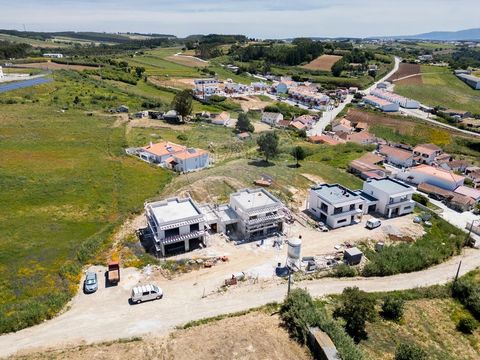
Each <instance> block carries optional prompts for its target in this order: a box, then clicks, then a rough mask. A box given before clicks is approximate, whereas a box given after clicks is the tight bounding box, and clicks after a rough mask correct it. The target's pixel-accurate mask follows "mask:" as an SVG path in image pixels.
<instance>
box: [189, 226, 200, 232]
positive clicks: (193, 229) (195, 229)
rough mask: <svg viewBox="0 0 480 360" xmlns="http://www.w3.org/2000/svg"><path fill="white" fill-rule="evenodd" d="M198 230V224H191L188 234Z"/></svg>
mask: <svg viewBox="0 0 480 360" xmlns="http://www.w3.org/2000/svg"><path fill="white" fill-rule="evenodd" d="M198 230H200V224H192V225H190V232H194V231H198Z"/></svg>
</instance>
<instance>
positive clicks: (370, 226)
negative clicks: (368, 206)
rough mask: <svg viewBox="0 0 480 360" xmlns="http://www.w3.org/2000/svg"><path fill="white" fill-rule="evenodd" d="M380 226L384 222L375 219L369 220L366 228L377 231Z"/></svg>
mask: <svg viewBox="0 0 480 360" xmlns="http://www.w3.org/2000/svg"><path fill="white" fill-rule="evenodd" d="M380 225H382V222H381V221H380V220H378V219H375V218H371V219H368V220H367V224H366V225H365V227H366V228H367V229H370V230H372V229H375V228H377V227H379V226H380Z"/></svg>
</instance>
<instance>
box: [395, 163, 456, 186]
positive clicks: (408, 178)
mask: <svg viewBox="0 0 480 360" xmlns="http://www.w3.org/2000/svg"><path fill="white" fill-rule="evenodd" d="M396 178H397V179H400V180H403V181H405V182H408V183H411V184H416V185H418V184H421V183H427V184H430V185H434V186H438V187H440V188H442V189H446V190H450V191H453V190H455V189H456V188H458V187H459V186H462V185H463V182H464V181H465V177H464V176H461V175H457V174H455V173H454V172H452V171H448V170H444V169H442V168H438V167H433V166H430V165H418V166H415V167H413V168H410V169H407V170H404V171H400V172H398V173H397V174H396Z"/></svg>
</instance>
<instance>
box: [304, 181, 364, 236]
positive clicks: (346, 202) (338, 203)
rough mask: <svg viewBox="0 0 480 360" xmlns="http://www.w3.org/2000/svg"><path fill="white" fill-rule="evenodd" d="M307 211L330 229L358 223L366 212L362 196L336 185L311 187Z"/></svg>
mask: <svg viewBox="0 0 480 360" xmlns="http://www.w3.org/2000/svg"><path fill="white" fill-rule="evenodd" d="M307 209H308V211H309V212H310V213H311V214H312V216H313V217H314V218H316V219H317V220H320V221H322V222H324V223H325V224H327V225H328V226H330V227H331V228H332V229H336V228H339V227H342V226H348V225H353V224H355V223H358V222H359V221H360V220H361V217H362V215H363V214H364V211H365V212H366V211H368V209H366V208H365V200H364V198H362V196H360V195H359V194H357V193H355V192H353V191H351V190H349V189H347V188H345V187H343V186H341V185H338V184H333V185H330V184H323V185H316V186H313V187H312V188H311V189H310V193H309V196H308V201H307Z"/></svg>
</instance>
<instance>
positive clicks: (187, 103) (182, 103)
mask: <svg viewBox="0 0 480 360" xmlns="http://www.w3.org/2000/svg"><path fill="white" fill-rule="evenodd" d="M172 107H173V108H174V109H175V111H176V112H177V113H178V115H181V116H182V117H183V118H184V117H186V116H188V115H190V114H191V113H192V108H193V105H192V92H191V91H190V90H183V91H180V92H179V93H177V94H176V95H175V97H174V98H173V102H172Z"/></svg>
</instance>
